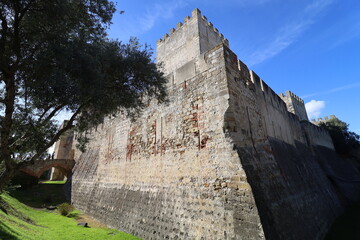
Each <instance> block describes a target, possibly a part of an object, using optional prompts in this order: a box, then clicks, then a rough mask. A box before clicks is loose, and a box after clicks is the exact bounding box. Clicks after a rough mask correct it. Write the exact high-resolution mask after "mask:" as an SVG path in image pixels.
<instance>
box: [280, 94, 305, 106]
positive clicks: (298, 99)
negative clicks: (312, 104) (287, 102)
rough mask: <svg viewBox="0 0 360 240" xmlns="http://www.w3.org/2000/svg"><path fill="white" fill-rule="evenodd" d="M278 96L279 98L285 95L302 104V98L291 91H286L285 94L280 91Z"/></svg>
mask: <svg viewBox="0 0 360 240" xmlns="http://www.w3.org/2000/svg"><path fill="white" fill-rule="evenodd" d="M279 96H280V97H281V98H285V97H291V98H293V99H294V100H296V101H298V102H299V103H302V104H304V100H302V99H301V98H300V97H298V96H297V95H296V94H294V93H292V92H291V91H286V92H285V95H284V94H283V93H280V94H279Z"/></svg>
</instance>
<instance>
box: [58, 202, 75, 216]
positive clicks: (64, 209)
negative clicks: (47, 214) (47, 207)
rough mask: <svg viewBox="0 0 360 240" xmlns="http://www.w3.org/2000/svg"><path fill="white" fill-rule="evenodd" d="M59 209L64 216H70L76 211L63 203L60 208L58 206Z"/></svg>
mask: <svg viewBox="0 0 360 240" xmlns="http://www.w3.org/2000/svg"><path fill="white" fill-rule="evenodd" d="M57 209H58V211H59V213H60V214H61V215H63V216H68V215H69V213H71V212H72V211H74V207H73V206H72V205H70V204H68V203H62V204H60V205H59V206H57Z"/></svg>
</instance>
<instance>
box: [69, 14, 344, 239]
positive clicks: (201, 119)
mask: <svg viewBox="0 0 360 240" xmlns="http://www.w3.org/2000/svg"><path fill="white" fill-rule="evenodd" d="M157 61H158V62H162V63H163V71H164V72H165V73H166V74H167V78H168V80H169V83H168V92H169V98H170V101H169V103H167V104H163V105H157V104H156V103H155V102H154V103H152V104H150V105H149V106H148V107H147V108H146V109H145V110H144V111H143V113H142V116H141V118H139V119H137V120H136V121H134V122H131V121H130V120H129V119H128V118H126V117H125V116H118V117H116V118H108V119H106V120H105V121H104V123H103V124H101V125H99V126H97V127H96V128H94V129H93V130H92V131H91V132H90V133H89V137H91V139H92V141H91V142H90V143H89V145H88V150H87V151H86V152H85V153H82V154H80V153H79V152H76V153H75V159H76V161H77V163H76V166H75V169H74V173H73V176H72V203H73V204H74V205H75V206H76V207H77V208H79V209H81V210H82V211H84V212H86V213H88V214H90V215H92V216H93V217H95V218H97V219H99V220H101V221H103V222H105V223H106V224H108V225H109V226H112V227H115V228H118V229H120V230H123V231H125V232H129V233H131V234H134V235H136V236H139V237H141V238H144V239H264V238H266V239H322V238H323V237H324V235H325V233H326V232H327V230H328V229H329V226H330V224H331V223H332V222H333V220H334V219H335V218H336V216H338V215H339V214H340V213H341V212H342V211H343V209H344V207H343V206H344V203H343V202H342V201H343V200H342V199H344V198H343V196H344V195H345V193H342V192H341V191H342V190H341V189H340V187H339V186H337V185H336V181H334V180H332V179H331V176H332V175H331V174H329V172H331V173H332V174H336V169H338V168H337V167H336V166H335V165H334V164H333V162H336V160H334V159H332V158H334V155H335V154H333V153H334V152H333V149H334V148H333V144H332V141H331V139H330V137H329V134H328V133H327V132H326V131H324V130H322V129H321V128H319V127H317V126H315V125H313V124H311V123H310V122H308V121H307V115H306V111H305V108H304V104H303V101H302V100H301V99H299V98H298V97H294V96H295V95H293V94H290V93H289V94H287V95H281V96H279V95H277V94H276V93H274V91H273V90H272V89H271V88H270V87H268V85H267V84H266V83H265V82H264V81H263V80H261V79H260V78H259V77H258V76H257V74H256V73H254V72H253V71H249V70H248V68H247V66H246V65H245V64H244V63H242V62H241V61H239V60H238V58H237V56H236V55H235V54H234V53H233V52H232V51H231V50H230V49H229V43H228V41H227V40H226V39H225V38H224V37H223V36H222V34H220V33H219V31H218V30H217V29H216V28H214V27H213V25H212V24H211V23H210V22H208V20H207V19H206V17H205V16H203V15H202V14H201V13H200V11H199V10H198V9H195V10H194V11H193V12H192V16H191V17H186V18H185V19H184V22H183V23H179V24H177V26H176V29H171V30H170V33H169V34H166V35H165V36H164V37H163V38H162V39H161V40H159V41H158V42H157ZM286 99H289V101H287V100H286ZM284 101H285V102H286V103H285V102H284ZM291 106H292V108H291ZM301 120H302V121H301ZM339 189H340V190H339Z"/></svg>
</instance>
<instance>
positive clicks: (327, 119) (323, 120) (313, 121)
mask: <svg viewBox="0 0 360 240" xmlns="http://www.w3.org/2000/svg"><path fill="white" fill-rule="evenodd" d="M336 118H337V117H336V116H335V115H330V116H326V117H324V119H323V118H318V119H317V120H316V119H311V123H313V124H315V125H319V124H320V123H325V122H327V121H329V120H331V119H336Z"/></svg>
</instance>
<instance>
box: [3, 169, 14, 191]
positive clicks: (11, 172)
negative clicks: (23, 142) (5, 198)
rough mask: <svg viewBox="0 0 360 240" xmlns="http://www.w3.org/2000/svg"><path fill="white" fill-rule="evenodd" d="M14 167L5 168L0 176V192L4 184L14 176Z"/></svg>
mask: <svg viewBox="0 0 360 240" xmlns="http://www.w3.org/2000/svg"><path fill="white" fill-rule="evenodd" d="M15 173H16V169H15V168H10V169H6V170H5V171H4V172H3V173H2V174H1V176H0V192H1V191H2V190H4V188H5V186H6V185H7V184H8V183H9V182H10V180H11V179H12V178H13V177H14V176H15Z"/></svg>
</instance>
